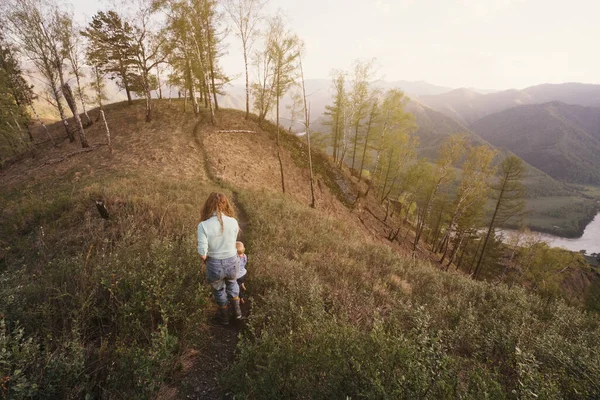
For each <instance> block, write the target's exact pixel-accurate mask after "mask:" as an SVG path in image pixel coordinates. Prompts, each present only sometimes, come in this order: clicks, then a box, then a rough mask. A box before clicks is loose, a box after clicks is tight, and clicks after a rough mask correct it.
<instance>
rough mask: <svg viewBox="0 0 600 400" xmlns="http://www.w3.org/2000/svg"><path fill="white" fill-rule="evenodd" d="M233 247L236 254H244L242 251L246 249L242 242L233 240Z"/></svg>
mask: <svg viewBox="0 0 600 400" xmlns="http://www.w3.org/2000/svg"><path fill="white" fill-rule="evenodd" d="M235 248H236V249H237V252H238V254H244V251H246V249H245V248H244V243H242V242H235Z"/></svg>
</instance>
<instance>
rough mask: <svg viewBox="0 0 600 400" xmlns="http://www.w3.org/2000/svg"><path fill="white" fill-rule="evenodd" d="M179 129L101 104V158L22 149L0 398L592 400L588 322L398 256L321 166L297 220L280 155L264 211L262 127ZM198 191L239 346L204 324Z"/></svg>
mask: <svg viewBox="0 0 600 400" xmlns="http://www.w3.org/2000/svg"><path fill="white" fill-rule="evenodd" d="M180 110H181V104H180V103H177V102H173V104H171V105H169V103H168V102H166V101H164V102H160V103H157V109H156V114H155V115H156V120H155V121H154V122H152V123H150V124H146V123H144V122H143V118H144V112H143V106H142V105H141V104H136V105H134V106H132V107H126V106H124V105H123V104H117V105H113V106H111V107H110V108H109V109H108V110H107V116H108V122H109V125H110V126H111V128H112V133H113V142H114V149H115V151H114V152H113V154H109V153H108V151H107V148H106V147H105V146H101V145H100V144H101V143H102V142H103V141H104V136H103V132H102V129H101V126H99V125H98V124H96V125H94V126H93V127H92V128H91V129H90V131H89V135H90V142H91V143H92V145H100V146H98V147H94V150H93V151H91V152H87V153H79V154H73V151H75V150H77V148H76V146H75V145H74V144H68V143H66V142H65V141H63V142H62V143H61V145H60V147H59V148H51V147H46V148H44V147H43V146H40V148H39V149H38V152H37V153H36V157H35V158H33V159H26V160H23V161H22V162H19V163H16V164H14V165H11V166H10V167H8V168H7V169H6V170H4V171H2V172H1V173H0V184H1V185H2V187H3V188H4V190H3V191H2V192H1V193H0V209H1V210H2V214H1V216H0V218H1V219H0V244H1V249H2V253H0V314H2V318H1V319H0V321H1V322H0V346H1V348H2V349H1V350H0V380H2V383H3V386H2V387H0V390H2V392H1V393H2V395H3V396H4V397H7V398H11V399H13V398H14V399H20V398H82V397H87V398H97V399H103V398H112V399H129V398H156V397H159V398H189V397H190V396H195V397H203V398H209V399H212V398H222V397H224V396H225V394H226V393H235V394H236V397H239V398H250V399H254V398H304V399H308V398H314V399H317V398H332V397H334V398H339V397H342V398H345V397H352V398H357V397H367V398H407V399H412V398H457V397H458V398H473V399H478V398H485V397H489V398H532V397H539V398H559V397H562V398H596V397H598V396H600V386H599V384H598V382H600V369H599V366H600V358H599V357H600V356H599V354H600V353H599V350H600V348H599V347H598V346H599V343H600V326H599V321H598V319H597V316H593V315H589V314H586V313H583V312H581V311H580V310H578V309H575V308H572V307H568V306H566V305H565V304H564V303H563V302H562V301H552V302H548V301H546V300H545V299H541V298H539V297H537V296H534V295H529V294H527V293H526V292H525V291H524V290H522V289H519V288H512V289H509V288H508V287H506V286H503V285H496V286H495V285H492V284H489V283H485V282H475V281H473V280H471V279H469V278H468V277H466V276H463V275H462V274H459V273H445V272H442V271H440V270H439V269H437V268H434V267H433V266H431V265H430V264H429V262H428V261H427V258H426V256H425V255H423V253H422V252H421V251H418V252H417V253H415V256H414V257H406V256H404V255H402V249H401V248H399V247H397V246H396V245H395V244H392V243H390V242H388V241H387V240H386V239H385V236H384V234H385V232H386V229H387V228H386V227H385V225H384V224H379V225H377V226H375V225H374V224H371V223H369V220H368V218H369V215H371V213H380V212H381V210H378V209H375V208H373V207H375V203H376V202H374V203H373V202H370V201H369V200H368V199H365V200H364V203H362V205H361V206H358V207H356V208H355V209H349V208H347V207H346V206H345V205H344V199H347V197H348V195H352V194H353V193H355V192H356V188H355V187H354V186H353V183H352V181H351V180H349V179H348V177H347V175H346V173H345V172H344V171H339V170H336V169H334V168H333V167H332V166H331V165H330V164H329V162H328V161H327V158H326V157H324V156H323V155H316V157H315V164H316V167H315V168H316V171H317V175H316V182H317V183H316V190H317V192H316V195H317V209H310V208H309V207H308V205H307V204H308V198H309V191H308V185H307V183H308V180H307V178H308V174H307V171H306V169H305V168H304V167H305V155H306V153H305V147H304V146H303V145H302V143H301V142H300V141H298V140H297V139H296V138H295V137H293V136H291V135H284V136H283V143H284V146H285V149H284V151H283V161H284V170H285V171H286V178H287V181H286V182H287V191H286V194H285V195H282V194H280V186H279V185H280V183H279V177H278V175H277V170H278V166H277V161H276V160H277V158H276V154H275V152H274V143H275V137H274V129H273V127H272V126H267V127H266V129H261V128H259V127H258V126H257V125H256V123H255V122H254V121H253V120H250V121H245V120H244V119H243V117H242V115H243V114H242V113H240V112H237V111H230V110H222V111H221V112H219V113H218V114H217V117H218V118H217V123H218V125H217V127H213V126H211V125H209V124H207V122H206V118H205V117H203V116H201V117H199V118H194V117H193V116H192V115H191V114H187V115H184V114H183V113H181V112H180ZM52 129H53V132H54V133H55V134H56V135H60V134H62V133H61V127H60V125H55V126H53V127H52ZM220 129H248V130H252V131H254V132H255V133H250V134H239V133H223V132H219V130H220ZM67 155H71V156H70V157H68V158H66V156H67ZM213 190H221V191H225V192H226V193H227V194H229V195H230V197H231V198H232V199H234V200H235V204H236V206H237V208H238V211H239V216H240V220H241V222H242V223H243V231H244V241H245V242H246V247H247V250H248V254H249V266H248V268H249V274H250V275H249V281H248V287H249V291H250V295H251V301H252V308H251V311H250V312H251V313H250V316H249V319H248V320H247V322H246V324H247V325H246V328H245V329H244V328H243V325H242V326H239V325H235V326H233V327H232V328H230V329H224V328H218V327H214V326H213V324H212V323H211V316H212V313H213V310H214V309H213V307H214V306H213V305H212V303H211V299H210V290H209V286H208V285H207V284H206V282H205V279H204V276H203V274H202V271H201V264H200V262H199V259H198V256H197V254H196V244H195V240H196V237H195V236H196V231H195V230H196V224H197V223H198V219H199V214H200V206H201V203H202V202H203V200H204V199H205V198H206V196H207V194H208V193H210V192H211V191H213ZM98 199H102V200H104V201H105V202H106V204H107V205H108V209H109V212H110V214H111V217H110V219H109V220H103V219H102V218H101V217H100V216H99V214H98V212H97V210H96V206H95V203H94V201H95V200H98ZM247 311H248V310H246V312H247ZM239 329H242V331H241V332H242V335H241V341H240V342H239V343H237V344H236V335H237V333H238V330H239ZM234 350H235V351H236V354H237V355H236V356H235V358H232V357H233V354H234ZM215 360H217V361H215ZM230 363H231V364H232V365H231V368H228V366H229V364H230ZM216 379H219V380H220V385H218V386H217V385H216V384H215V382H217V380H216Z"/></svg>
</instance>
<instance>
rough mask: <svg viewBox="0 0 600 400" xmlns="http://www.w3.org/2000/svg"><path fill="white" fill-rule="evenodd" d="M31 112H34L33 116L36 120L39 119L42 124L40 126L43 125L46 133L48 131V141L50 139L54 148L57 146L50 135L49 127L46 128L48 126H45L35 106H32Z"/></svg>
mask: <svg viewBox="0 0 600 400" xmlns="http://www.w3.org/2000/svg"><path fill="white" fill-rule="evenodd" d="M31 111H33V115H35V118H37V120H38V122H39V123H40V125H42V126H43V127H44V131H46V135H48V139H50V143H52V145H53V146H56V143H54V139H52V135H50V131H48V127H47V126H46V124H44V123H43V122H42V119H41V118H40V116H39V115H38V113H37V111H36V110H35V107H34V106H33V104H31Z"/></svg>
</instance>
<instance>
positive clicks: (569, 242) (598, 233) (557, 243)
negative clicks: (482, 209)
mask: <svg viewBox="0 0 600 400" xmlns="http://www.w3.org/2000/svg"><path fill="white" fill-rule="evenodd" d="M502 231H504V232H510V229H506V230H504V229H502ZM539 235H540V238H541V239H542V240H543V241H544V242H546V243H548V244H549V245H550V246H553V247H562V248H563V249H567V250H571V251H579V250H586V251H587V254H591V253H600V213H598V214H596V216H595V217H594V219H593V220H592V222H590V223H589V224H588V225H587V226H586V227H585V230H584V231H583V235H581V237H579V238H573V239H569V238H563V237H560V236H554V235H549V234H547V233H539Z"/></svg>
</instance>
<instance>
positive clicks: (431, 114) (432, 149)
mask: <svg viewBox="0 0 600 400" xmlns="http://www.w3.org/2000/svg"><path fill="white" fill-rule="evenodd" d="M406 111H408V112H410V113H411V114H413V115H414V116H415V122H416V123H417V126H418V129H417V132H416V136H418V137H419V152H420V153H421V154H422V155H424V156H426V157H428V158H431V159H434V158H435V156H436V154H437V150H438V148H439V147H440V145H441V143H442V142H443V141H444V140H445V139H446V138H447V137H448V136H451V135H455V134H459V133H465V134H467V135H468V137H469V139H470V141H471V142H472V143H473V144H484V143H485V144H489V143H487V141H486V140H484V139H482V138H481V137H480V136H479V135H477V134H476V133H475V132H472V131H470V130H469V128H467V127H465V126H464V125H462V124H460V123H459V122H457V121H455V120H454V119H452V118H450V117H448V116H446V115H444V114H443V113H441V112H439V111H435V110H433V109H432V108H430V107H427V106H425V105H423V104H421V103H419V102H418V101H416V100H412V99H411V100H410V101H409V102H408V103H407V105H406Z"/></svg>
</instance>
